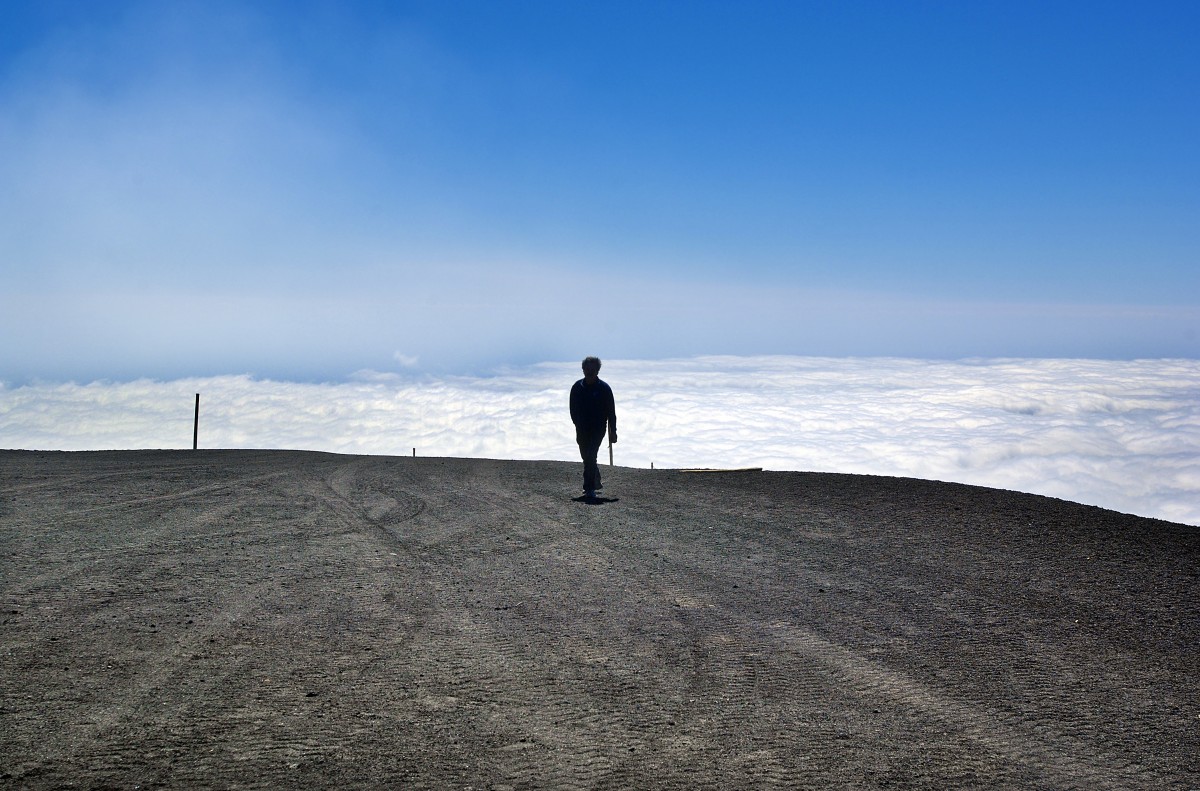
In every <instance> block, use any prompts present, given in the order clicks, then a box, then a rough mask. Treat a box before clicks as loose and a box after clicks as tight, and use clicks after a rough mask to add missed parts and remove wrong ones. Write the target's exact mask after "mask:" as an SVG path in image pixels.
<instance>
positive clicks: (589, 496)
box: [583, 489, 596, 500]
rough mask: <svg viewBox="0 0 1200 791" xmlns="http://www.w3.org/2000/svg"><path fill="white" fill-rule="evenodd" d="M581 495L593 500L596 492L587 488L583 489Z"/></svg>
mask: <svg viewBox="0 0 1200 791" xmlns="http://www.w3.org/2000/svg"><path fill="white" fill-rule="evenodd" d="M583 496H584V497H586V498H587V499H589V500H595V499H596V493H595V492H593V491H592V490H591V489H588V490H587V491H585V492H584V493H583Z"/></svg>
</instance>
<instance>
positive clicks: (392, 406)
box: [0, 357, 1200, 525]
mask: <svg viewBox="0 0 1200 791" xmlns="http://www.w3.org/2000/svg"><path fill="white" fill-rule="evenodd" d="M601 375H602V376H603V377H604V378H605V379H606V380H607V381H609V383H610V384H612V385H613V388H614V390H615V391H616V395H617V408H618V415H619V424H620V443H619V444H618V445H617V447H616V461H617V463H618V464H621V465H627V466H634V467H649V466H650V464H651V463H652V462H653V463H654V464H655V466H656V467H660V468H662V467H682V466H689V467H691V466H697V467H698V466H709V467H732V466H762V467H765V468H768V469H778V470H816V471H831V472H847V473H869V474H878V475H900V476H912V477H918V478H927V479H936V480H945V481H958V482H962V483H971V484H979V485H985V486H994V487H1000V488H1005V489H1015V490H1019V491H1026V492H1033V493H1037V494H1045V495H1050V496H1053V497H1061V498H1064V499H1068V500H1075V501H1078V502H1084V503H1089V504H1093V505H1100V506H1103V507H1106V508H1113V509H1116V510H1119V511H1125V512H1129V513H1135V514H1140V515H1144V516H1153V517H1158V518H1162V519H1169V520H1172V521H1176V522H1183V523H1187V524H1193V525H1200V361H1196V360H1140V361H1125V362H1122V361H1100V360H1045V359H1011V360H975V361H959V362H940V361H926V360H912V359H895V358H877V359H853V358H851V359H835V358H812V357H698V358H690V359H677V360H661V361H629V360H614V361H609V362H608V363H606V364H605V366H604V370H603V371H602V372H601ZM578 376H579V372H578V364H577V363H543V364H538V365H533V366H526V367H521V368H513V369H507V370H505V371H503V372H501V373H498V374H497V375H494V376H488V377H463V376H441V377H432V376H421V377H417V376H398V375H394V374H380V373H372V372H364V373H362V374H360V375H359V376H357V377H355V378H354V380H353V381H349V382H343V383H329V384H301V383H292V382H280V381H267V380H259V379H254V378H252V377H249V376H218V377H209V378H202V379H178V380H174V381H168V382H157V381H149V380H139V381H134V382H127V383H108V382H94V383H92V384H86V385H79V384H45V383H35V384H30V385H24V386H19V387H4V386H0V447H4V448H29V449H60V450H89V449H127V448H160V447H161V448H188V447H191V439H192V417H193V403H194V398H195V395H194V394H195V393H197V392H199V393H201V419H200V444H201V447H205V448H217V447H220V448H292V449H309V450H326V451H336V452H343V453H369V454H396V455H408V454H410V453H412V449H413V448H416V452H417V453H418V455H422V456H476V457H490V458H501V459H563V460H574V459H577V455H576V451H575V446H574V442H573V433H572V429H571V425H570V420H569V418H568V417H567V413H566V402H567V392H568V388H569V386H570V384H571V382H573V381H574V380H575V379H576V378H578Z"/></svg>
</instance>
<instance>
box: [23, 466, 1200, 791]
mask: <svg viewBox="0 0 1200 791" xmlns="http://www.w3.org/2000/svg"><path fill="white" fill-rule="evenodd" d="M578 479H579V465H575V464H566V463H560V462H500V461H487V460H471V459H437V458H428V459H411V458H388V457H359V456H340V455H332V454H318V453H301V452H284V451H191V452H189V451H175V452H170V451H137V452H96V453H43V452H24V451H4V452H0V733H2V734H3V738H0V786H6V787H13V788H61V787H80V788H135V787H140V788H156V787H179V788H182V787H205V786H207V787H223V788H304V787H309V788H311V787H332V786H347V787H361V788H370V787H395V788H431V789H433V788H436V789H441V788H474V789H488V788H491V789H506V788H507V789H516V788H568V789H570V788H578V789H584V788H588V789H592V788H594V789H622V788H648V789H691V788H711V789H731V788H822V789H824V788H931V789H932V788H951V787H954V788H1043V789H1060V788H1061V789H1066V788H1079V789H1163V788H1181V789H1186V788H1197V787H1200V760H1198V759H1197V749H1196V745H1197V744H1198V743H1200V672H1198V668H1200V606H1198V605H1197V596H1196V592H1197V561H1198V560H1200V529H1197V528H1191V527H1186V526H1183V525H1176V524H1170V523H1166V522H1160V521H1155V520H1150V519H1142V518H1138V517H1133V516H1128V515H1123V514H1117V513H1113V512H1109V511H1104V510H1101V509H1098V508H1092V507H1087V506H1082V505H1076V504H1072V503H1067V502H1063V501H1059V500H1053V499H1048V498H1044V497H1036V496H1032V495H1024V494H1017V493H1012V492H1005V491H998V490H991V489H982V488H977V487H968V486H961V485H953V484H944V483H935V482H926V481H917V480H908V479H898V478H877V477H865V476H850V475H833V474H814V473H794V472H786V473H782V472H774V473H773V472H739V473H724V474H722V473H704V474H688V473H682V472H677V471H666V470H655V471H651V470H633V469H625V468H615V469H609V468H605V484H606V491H605V495H607V501H605V502H602V503H601V504H598V505H591V504H585V503H582V502H578V501H576V500H574V499H573V498H574V497H575V496H576V494H577V488H578Z"/></svg>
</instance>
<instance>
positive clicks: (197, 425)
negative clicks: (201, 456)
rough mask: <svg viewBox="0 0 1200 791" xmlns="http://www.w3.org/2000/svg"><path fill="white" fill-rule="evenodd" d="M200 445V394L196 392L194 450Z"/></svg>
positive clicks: (193, 422)
mask: <svg viewBox="0 0 1200 791" xmlns="http://www.w3.org/2000/svg"><path fill="white" fill-rule="evenodd" d="M198 447H200V394H199V393H196V419H195V420H193V421H192V450H195V449H196V448H198Z"/></svg>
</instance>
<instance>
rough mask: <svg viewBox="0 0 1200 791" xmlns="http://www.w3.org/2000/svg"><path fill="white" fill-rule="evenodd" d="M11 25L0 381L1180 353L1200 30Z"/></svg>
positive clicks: (75, 13)
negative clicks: (648, 362) (600, 359)
mask: <svg viewBox="0 0 1200 791" xmlns="http://www.w3.org/2000/svg"><path fill="white" fill-rule="evenodd" d="M0 7H2V9H3V16H4V24H3V25H0V183H4V184H5V185H6V186H5V188H4V189H3V190H0V286H2V287H0V337H3V339H4V342H3V343H0V381H7V382H9V383H20V382H25V381H32V380H38V379H42V380H55V381H59V380H74V381H88V380H92V379H114V380H128V379H133V378H137V377H155V378H170V377H181V376H211V375H217V374H230V373H234V374H236V373H249V374H253V375H257V376H268V377H277V378H285V379H294V380H326V379H333V380H338V379H344V378H346V377H347V376H349V375H351V374H352V373H353V372H355V371H358V370H361V369H371V370H376V371H407V372H413V371H416V372H420V371H426V372H443V373H444V372H456V371H457V372H479V371H485V370H493V369H496V368H498V367H501V366H504V365H522V364H527V363H532V362H537V361H542V360H573V359H578V358H579V357H581V356H582V355H584V354H588V353H595V354H599V355H601V356H610V357H614V358H626V359H632V358H641V359H655V358H664V357H673V356H686V355H699V354H737V355H756V354H792V355H830V356H907V357H923V358H962V357H1017V356H1019V357H1091V358H1135V357H1187V358H1196V357H1200V222H1198V221H1197V218H1200V146H1197V145H1196V142H1195V141H1196V140H1200V48H1197V47H1196V46H1195V40H1196V37H1197V34H1198V33H1200V6H1197V5H1196V4H1194V3H1141V2H1139V3H1132V2H1130V3H1104V2H1086V3H1084V2H1079V3H1016V2H997V3H983V2H977V3H959V2H953V3H924V2H913V3H891V2H880V3H854V2H821V3H818V2H811V3H809V2H737V3H734V2H727V3H715V2H669V3H667V2H663V3H655V2H629V3H624V2H605V3H562V2H545V3H533V2H513V3H500V2H431V3H405V2H343V3H333V2H330V3H318V2H303V1H300V2H278V3H268V2H246V3H226V2H196V3H187V2H146V3H137V2H110V3H91V2H77V3H69V2H22V1H18V0H4V1H3V3H2V6H0Z"/></svg>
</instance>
